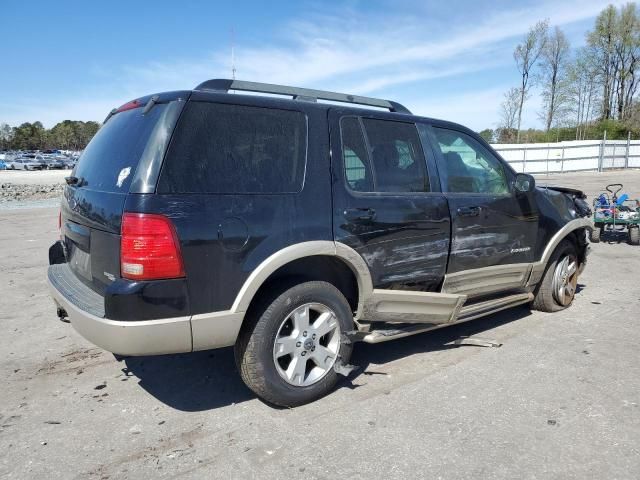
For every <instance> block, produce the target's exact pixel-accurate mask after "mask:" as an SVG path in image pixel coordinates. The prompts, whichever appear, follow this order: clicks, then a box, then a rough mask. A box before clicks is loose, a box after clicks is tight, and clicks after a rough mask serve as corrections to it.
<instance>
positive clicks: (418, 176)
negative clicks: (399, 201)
mask: <svg viewBox="0 0 640 480" xmlns="http://www.w3.org/2000/svg"><path fill="white" fill-rule="evenodd" d="M361 125H362V126H364V132H363V130H362V127H361ZM341 131H342V155H343V162H344V170H345V177H346V180H347V184H348V185H349V188H350V189H351V190H353V191H356V192H397V193H407V192H428V191H429V181H428V177H427V169H426V163H425V158H424V154H423V152H422V147H421V145H420V139H419V137H418V132H417V130H416V127H415V125H414V124H412V123H403V122H394V121H389V120H378V119H369V118H366V119H362V121H360V120H359V119H358V118H355V117H345V118H343V119H342V121H341ZM363 133H364V134H363ZM365 135H366V139H365Z"/></svg>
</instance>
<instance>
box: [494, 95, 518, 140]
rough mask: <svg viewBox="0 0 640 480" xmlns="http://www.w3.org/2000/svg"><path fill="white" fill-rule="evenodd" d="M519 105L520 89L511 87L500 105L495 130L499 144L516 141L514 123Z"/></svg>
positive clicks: (516, 119)
mask: <svg viewBox="0 0 640 480" xmlns="http://www.w3.org/2000/svg"><path fill="white" fill-rule="evenodd" d="M519 105H520V89H519V88H516V87H513V88H510V89H509V90H508V91H506V92H505V93H504V100H503V101H502V104H501V105H500V122H499V124H498V128H497V129H496V137H497V140H498V142H500V143H512V142H514V141H515V140H516V122H517V121H518V107H519Z"/></svg>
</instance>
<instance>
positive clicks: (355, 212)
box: [329, 109, 450, 292]
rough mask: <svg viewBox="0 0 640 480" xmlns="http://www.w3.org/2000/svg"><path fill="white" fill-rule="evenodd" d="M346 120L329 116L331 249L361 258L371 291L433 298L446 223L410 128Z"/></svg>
mask: <svg viewBox="0 0 640 480" xmlns="http://www.w3.org/2000/svg"><path fill="white" fill-rule="evenodd" d="M347 112H348V111H341V110H339V109H333V110H332V111H331V112H330V114H329V120H330V126H331V151H332V170H333V193H334V206H333V219H334V225H333V228H334V238H335V240H336V242H342V243H344V244H346V245H348V246H350V247H352V248H353V249H355V250H356V251H357V252H358V253H359V254H360V255H362V257H363V258H364V260H365V261H366V263H367V264H368V266H369V269H370V271H371V275H372V280H373V286H374V288H379V289H395V290H417V291H424V292H434V291H439V289H440V286H441V284H442V280H443V278H444V274H445V270H446V265H447V256H448V252H449V235H450V220H449V211H448V208H447V202H446V200H445V198H444V196H443V194H442V193H441V192H440V191H439V190H440V189H439V186H438V185H437V182H436V178H435V177H433V176H432V175H433V173H434V172H433V171H431V170H435V163H433V162H434V159H433V154H432V153H431V150H428V151H424V149H423V146H422V144H421V142H420V138H419V135H418V131H417V128H416V125H415V123H413V122H402V121H397V120H395V118H397V117H394V120H392V119H390V118H389V119H387V118H385V117H384V115H383V114H380V116H375V115H371V116H367V115H363V116H358V115H353V114H351V113H347ZM381 117H382V118H381ZM428 165H433V168H432V169H429V168H428ZM430 174H431V175H430ZM434 185H435V186H436V188H432V186H434Z"/></svg>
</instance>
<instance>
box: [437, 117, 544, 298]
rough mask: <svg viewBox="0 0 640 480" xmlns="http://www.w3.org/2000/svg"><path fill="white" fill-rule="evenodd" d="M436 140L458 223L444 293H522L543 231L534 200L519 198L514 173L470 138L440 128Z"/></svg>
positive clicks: (521, 195)
mask: <svg viewBox="0 0 640 480" xmlns="http://www.w3.org/2000/svg"><path fill="white" fill-rule="evenodd" d="M431 138H432V142H433V143H434V144H435V145H434V147H435V148H434V149H435V150H437V153H436V154H437V158H438V171H439V174H440V181H441V188H442V191H443V192H444V195H445V196H446V198H447V201H448V204H449V210H450V213H451V218H452V222H453V223H452V244H451V256H450V258H449V266H448V269H447V280H446V282H445V286H444V291H445V292H448V293H464V294H467V295H470V296H474V295H484V294H492V293H495V292H505V291H508V290H521V289H522V288H524V286H525V284H526V281H527V279H528V275H529V272H530V268H531V266H530V264H531V262H532V261H533V260H534V258H533V255H534V253H535V245H536V236H537V231H538V214H537V209H536V207H535V202H534V201H533V197H532V195H533V194H532V193H528V194H524V193H519V192H515V190H514V188H513V180H514V175H515V174H514V172H513V171H512V170H511V168H510V167H508V166H507V165H506V164H505V163H504V162H503V161H502V160H500V159H499V158H498V157H496V156H495V155H494V154H493V153H492V152H491V151H490V149H489V148H487V147H486V146H484V145H483V144H482V143H481V142H480V141H479V140H477V139H476V138H474V137H473V136H471V135H469V134H468V133H465V132H463V131H458V130H455V129H453V128H449V127H447V128H443V127H439V126H434V127H433V128H432V129H431Z"/></svg>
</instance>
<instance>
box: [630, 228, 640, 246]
mask: <svg viewBox="0 0 640 480" xmlns="http://www.w3.org/2000/svg"><path fill="white" fill-rule="evenodd" d="M629 243H630V244H631V245H640V228H638V227H633V228H629Z"/></svg>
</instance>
